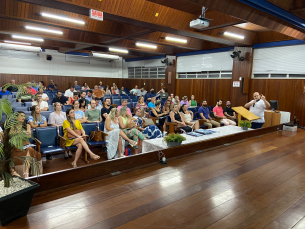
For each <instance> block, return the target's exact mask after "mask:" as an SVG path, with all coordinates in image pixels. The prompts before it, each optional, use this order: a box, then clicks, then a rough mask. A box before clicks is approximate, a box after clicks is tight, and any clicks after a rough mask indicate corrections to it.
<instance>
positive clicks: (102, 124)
mask: <svg viewBox="0 0 305 229" xmlns="http://www.w3.org/2000/svg"><path fill="white" fill-rule="evenodd" d="M104 127H105V122H100V130H101V131H104Z"/></svg>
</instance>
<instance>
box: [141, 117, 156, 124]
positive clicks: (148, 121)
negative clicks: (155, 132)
mask: <svg viewBox="0 0 305 229" xmlns="http://www.w3.org/2000/svg"><path fill="white" fill-rule="evenodd" d="M143 120H144V122H145V125H146V126H151V125H155V123H154V121H153V120H152V119H150V118H143Z"/></svg>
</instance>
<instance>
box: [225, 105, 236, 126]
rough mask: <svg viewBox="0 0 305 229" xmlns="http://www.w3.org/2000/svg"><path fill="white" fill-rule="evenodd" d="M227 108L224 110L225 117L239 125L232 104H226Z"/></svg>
mask: <svg viewBox="0 0 305 229" xmlns="http://www.w3.org/2000/svg"><path fill="white" fill-rule="evenodd" d="M226 105H227V106H226V107H225V108H223V113H224V115H225V116H226V117H227V118H228V119H231V120H232V121H234V122H236V123H238V119H237V117H236V114H235V111H234V110H233V109H232V107H231V102H230V101H227V102H226Z"/></svg>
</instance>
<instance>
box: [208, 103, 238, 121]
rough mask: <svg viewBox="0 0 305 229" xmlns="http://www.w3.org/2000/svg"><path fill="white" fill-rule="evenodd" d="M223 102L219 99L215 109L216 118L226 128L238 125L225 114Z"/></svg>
mask: <svg viewBox="0 0 305 229" xmlns="http://www.w3.org/2000/svg"><path fill="white" fill-rule="evenodd" d="M221 105H222V100H221V99H218V100H217V102H216V106H215V107H214V108H213V113H214V117H215V118H218V119H220V123H223V124H224V125H225V126H228V125H232V126H236V123H235V122H234V121H232V120H230V119H227V117H226V116H225V115H224V114H223V109H222V107H221Z"/></svg>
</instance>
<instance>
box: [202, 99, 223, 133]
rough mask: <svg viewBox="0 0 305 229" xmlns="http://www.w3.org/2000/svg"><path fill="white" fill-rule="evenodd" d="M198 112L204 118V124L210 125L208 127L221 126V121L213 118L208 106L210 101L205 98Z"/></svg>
mask: <svg viewBox="0 0 305 229" xmlns="http://www.w3.org/2000/svg"><path fill="white" fill-rule="evenodd" d="M198 114H199V115H200V117H201V118H202V119H203V120H204V125H205V126H207V127H208V129H211V128H212V125H213V126H216V127H220V123H219V122H216V121H214V120H212V118H211V117H210V109H209V108H208V103H207V101H206V100H205V99H203V100H202V103H201V107H200V108H199V109H198Z"/></svg>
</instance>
